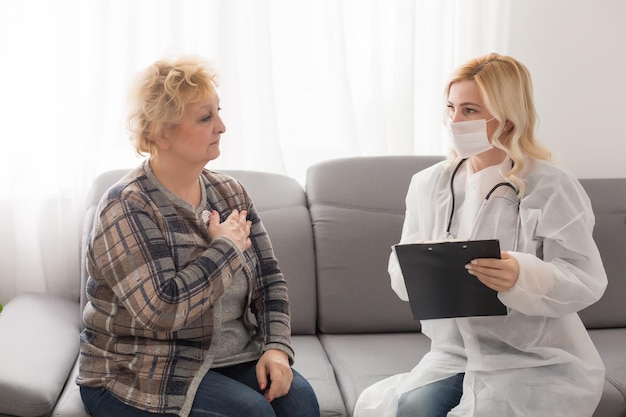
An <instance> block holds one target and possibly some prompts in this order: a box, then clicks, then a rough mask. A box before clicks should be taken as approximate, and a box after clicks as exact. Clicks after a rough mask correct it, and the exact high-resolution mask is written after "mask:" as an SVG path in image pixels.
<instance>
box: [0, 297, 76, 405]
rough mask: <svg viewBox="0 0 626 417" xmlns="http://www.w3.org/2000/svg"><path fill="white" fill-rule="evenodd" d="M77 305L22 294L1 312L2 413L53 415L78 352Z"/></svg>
mask: <svg viewBox="0 0 626 417" xmlns="http://www.w3.org/2000/svg"><path fill="white" fill-rule="evenodd" d="M79 332H80V313H79V305H78V303H77V302H74V301H71V300H66V299H62V298H57V297H53V296H50V295H45V294H20V295H18V296H16V297H15V298H13V299H12V300H11V301H9V303H7V304H6V305H5V306H4V309H3V311H2V313H0V414H8V415H14V416H22V417H30V416H41V415H44V414H48V413H49V412H50V411H51V410H52V408H53V407H54V404H55V403H56V401H57V399H58V397H59V394H60V392H61V390H62V389H63V386H64V385H65V381H66V380H67V377H68V375H69V374H70V371H71V369H72V365H73V364H74V362H75V361H76V357H77V356H78V350H79Z"/></svg>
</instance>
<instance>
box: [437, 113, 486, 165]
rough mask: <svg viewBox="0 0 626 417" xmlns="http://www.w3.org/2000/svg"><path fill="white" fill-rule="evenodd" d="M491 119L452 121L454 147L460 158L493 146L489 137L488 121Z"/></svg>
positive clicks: (450, 128) (451, 133)
mask: <svg viewBox="0 0 626 417" xmlns="http://www.w3.org/2000/svg"><path fill="white" fill-rule="evenodd" d="M493 119H495V117H494V118H491V119H489V120H485V119H479V120H468V121H465V122H450V125H449V129H448V131H449V133H450V137H451V139H452V144H453V145H454V149H455V150H456V153H457V154H458V155H459V157H460V158H469V157H470V156H474V155H478V154H479V153H481V152H485V151H488V150H489V149H491V148H493V146H492V145H491V143H489V138H488V137H487V122H490V121H492V120H493Z"/></svg>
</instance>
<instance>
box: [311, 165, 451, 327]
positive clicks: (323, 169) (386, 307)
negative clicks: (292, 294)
mask: <svg viewBox="0 0 626 417" xmlns="http://www.w3.org/2000/svg"><path fill="white" fill-rule="evenodd" d="M440 160H442V157H439V156H433V157H425V156H422V157H417V156H395V157H368V158H345V159H337V160H332V161H326V162H322V163H318V164H316V165H314V166H312V167H310V168H309V170H308V172H307V178H306V191H307V198H308V200H309V209H310V212H311V219H312V222H313V236H314V239H315V251H316V262H317V284H318V300H319V301H318V326H319V329H320V331H321V332H324V333H373V332H397V331H410V330H413V331H415V330H418V329H419V322H417V321H415V320H413V318H412V315H411V310H410V308H409V305H408V303H405V302H402V301H400V299H399V298H398V297H397V296H396V294H395V293H394V292H393V290H392V289H391V286H390V282H389V275H388V273H387V263H388V260H389V254H390V253H391V246H392V245H393V244H395V243H398V241H399V240H400V234H401V231H402V222H403V220H404V212H405V197H406V192H407V189H408V187H409V182H410V180H411V177H412V176H413V174H415V173H416V172H418V171H420V170H421V169H423V168H426V167H428V166H430V165H432V164H434V163H435V162H438V161H440Z"/></svg>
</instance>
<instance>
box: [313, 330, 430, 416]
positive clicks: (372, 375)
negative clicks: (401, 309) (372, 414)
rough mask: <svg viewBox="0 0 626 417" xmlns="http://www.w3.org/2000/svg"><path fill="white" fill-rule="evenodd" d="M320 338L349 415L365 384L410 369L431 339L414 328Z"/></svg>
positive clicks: (424, 351) (323, 336) (325, 335)
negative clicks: (409, 330)
mask: <svg viewBox="0 0 626 417" xmlns="http://www.w3.org/2000/svg"><path fill="white" fill-rule="evenodd" d="M320 340H321V341H322V345H323V346H324V349H325V350H326V354H327V355H328V359H329V360H330V363H331V364H332V365H333V368H334V370H335V375H336V377H337V383H338V384H339V389H340V390H341V393H342V395H343V399H344V402H345V404H346V408H347V410H348V415H350V416H351V415H352V413H353V411H354V405H355V404H356V400H357V398H358V397H359V395H360V394H361V392H362V391H363V390H364V389H365V388H367V387H369V386H370V385H372V384H374V383H375V382H378V381H380V380H382V379H385V378H387V377H390V376H392V375H396V374H399V373H404V372H408V371H410V370H411V369H413V367H415V365H417V363H418V362H419V361H420V359H422V356H424V355H425V354H426V352H428V350H429V349H430V339H429V338H428V337H426V336H424V335H423V334H421V333H417V332H414V333H384V334H383V333H381V334H345V335H339V334H324V335H320ZM357 346H358V349H357V348H355V347H357Z"/></svg>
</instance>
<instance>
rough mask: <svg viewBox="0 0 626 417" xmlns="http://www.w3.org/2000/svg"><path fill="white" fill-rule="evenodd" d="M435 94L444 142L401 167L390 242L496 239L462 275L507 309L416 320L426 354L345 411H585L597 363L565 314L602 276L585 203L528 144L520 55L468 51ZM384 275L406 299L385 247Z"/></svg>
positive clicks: (594, 389) (410, 414) (584, 415)
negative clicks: (412, 169) (439, 98)
mask: <svg viewBox="0 0 626 417" xmlns="http://www.w3.org/2000/svg"><path fill="white" fill-rule="evenodd" d="M446 97H447V107H448V117H449V119H448V124H449V130H450V134H451V137H452V139H453V143H454V149H455V151H454V152H453V157H452V158H450V160H448V161H444V162H442V163H439V164H437V165H435V166H433V167H430V168H428V169H425V170H423V171H421V172H419V173H417V174H415V176H414V177H413V179H412V181H411V184H410V186H409V190H408V193H407V197H406V215H405V220H404V225H403V230H402V236H401V239H400V243H415V242H418V241H424V240H436V239H442V238H445V239H453V238H455V239H488V238H497V239H499V240H500V246H501V249H502V250H503V252H502V254H501V255H502V259H476V260H474V261H472V262H471V263H470V264H468V265H467V266H466V268H467V270H468V273H469V274H468V279H478V280H480V281H481V282H482V283H483V284H484V285H486V286H488V287H490V288H492V289H494V290H496V291H498V297H499V299H500V300H501V301H502V303H503V304H505V305H506V306H507V308H508V314H507V315H506V316H493V317H470V318H456V319H439V320H424V321H422V323H421V325H422V332H423V333H424V334H425V335H427V336H428V337H429V338H430V339H431V341H432V344H431V350H430V352H428V353H427V354H426V355H425V356H424V357H423V358H422V360H421V361H420V362H419V363H418V364H417V366H416V367H415V368H414V369H413V370H412V371H410V372H408V373H406V374H401V375H395V376H392V377H390V378H387V379H385V380H382V381H380V382H378V383H376V384H374V385H373V386H371V387H369V388H367V389H365V390H364V391H363V393H362V394H361V396H360V398H359V399H358V401H357V404H356V409H355V412H354V416H355V417H368V416H372V417H374V416H375V417H387V416H388V417H395V416H397V417H417V416H425V417H438V416H464V417H468V416H476V417H478V416H480V417H492V416H493V417H495V416H498V417H499V416H507V417H513V416H519V417H535V416H536V417H539V416H542V417H543V416H551V417H557V416H563V417H576V416H580V417H590V416H591V415H592V414H593V412H594V410H595V408H596V406H597V404H598V402H599V400H600V396H601V394H602V387H603V381H604V366H603V364H602V361H601V359H600V357H599V355H598V352H597V350H596V348H595V347H594V345H593V343H592V341H591V339H590V337H589V335H588V334H587V331H586V329H585V327H584V326H583V323H582V322H581V320H580V318H579V316H578V314H577V313H578V311H580V310H582V309H583V308H585V307H587V306H589V305H591V304H593V303H595V302H596V301H597V300H598V299H599V298H600V297H601V296H602V294H603V292H604V290H605V288H606V285H607V278H606V274H605V271H604V268H603V265H602V261H601V259H600V255H599V252H598V249H597V247H596V245H595V243H594V240H593V238H592V230H593V226H594V216H593V212H592V209H591V204H590V201H589V199H588V197H587V195H586V194H585V192H584V190H583V188H582V187H581V185H580V184H579V183H578V181H577V180H576V179H575V178H574V177H573V176H572V175H570V174H569V173H567V172H565V171H563V170H562V169H560V168H558V167H557V166H555V165H554V164H552V163H551V162H550V161H549V159H550V153H549V151H548V150H546V149H545V148H543V147H542V146H540V145H539V144H538V143H537V142H536V139H535V136H534V128H535V124H536V114H535V107H534V104H533V97H532V84H531V78H530V75H529V73H528V70H527V69H526V67H525V66H524V65H522V64H521V63H520V62H518V61H516V60H515V59H513V58H511V57H508V56H502V55H498V54H495V53H494V54H490V55H486V56H481V57H478V58H475V59H472V60H470V61H469V62H467V63H466V64H464V65H462V66H461V67H459V68H458V69H457V70H456V71H455V72H454V74H453V75H452V77H451V79H450V81H449V83H448V85H447V88H446ZM389 274H390V277H391V285H392V287H393V289H394V290H395V292H396V293H397V294H398V296H399V297H400V298H401V299H403V300H408V296H407V291H406V288H405V285H404V280H403V277H402V273H401V271H400V268H399V265H398V262H397V258H396V256H395V254H394V253H392V254H391V256H390V259H389Z"/></svg>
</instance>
